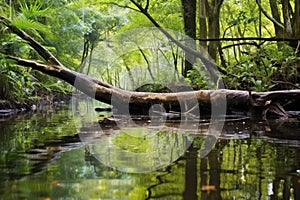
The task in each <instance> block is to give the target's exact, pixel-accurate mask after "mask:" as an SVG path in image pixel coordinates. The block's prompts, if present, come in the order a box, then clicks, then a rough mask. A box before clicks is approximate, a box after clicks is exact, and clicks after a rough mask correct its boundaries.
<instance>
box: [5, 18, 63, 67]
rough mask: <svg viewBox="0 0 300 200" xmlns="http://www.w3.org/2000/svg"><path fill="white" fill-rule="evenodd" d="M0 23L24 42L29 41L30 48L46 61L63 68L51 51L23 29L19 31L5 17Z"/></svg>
mask: <svg viewBox="0 0 300 200" xmlns="http://www.w3.org/2000/svg"><path fill="white" fill-rule="evenodd" d="M0 23H2V24H4V25H5V26H6V27H8V28H9V29H10V30H11V31H12V32H13V33H15V34H17V35H18V36H19V37H21V38H22V39H23V40H25V41H27V42H28V43H29V44H30V46H32V47H33V48H34V49H35V50H36V51H37V52H38V53H39V54H40V55H41V56H42V57H43V58H44V59H45V60H46V61H48V62H50V63H52V64H55V65H60V66H63V65H62V64H61V63H60V62H59V61H58V59H57V58H55V56H54V55H53V54H52V53H51V52H50V51H48V50H47V49H46V48H44V47H43V46H42V45H41V44H40V43H39V42H37V41H36V40H34V39H33V38H32V37H31V36H29V35H28V34H27V33H25V32H24V31H22V30H21V29H18V28H17V27H15V26H13V25H12V23H11V22H10V21H9V20H8V19H6V18H5V17H3V16H0Z"/></svg>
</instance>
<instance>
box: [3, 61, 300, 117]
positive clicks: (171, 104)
mask: <svg viewBox="0 0 300 200" xmlns="http://www.w3.org/2000/svg"><path fill="white" fill-rule="evenodd" d="M7 58H10V59H12V60H15V61H16V62H17V64H18V65H21V66H26V67H31V68H33V69H35V70H38V71H41V72H43V73H45V74H48V75H50V76H54V77H56V78H59V79H61V80H64V81H66V82H67V83H69V84H71V85H72V86H74V87H75V88H77V89H78V90H80V91H82V92H83V93H85V94H87V95H88V96H90V97H92V98H94V99H96V100H98V101H101V102H104V103H107V104H113V106H114V109H118V110H117V111H116V112H119V113H124V112H125V113H126V112H127V110H124V109H127V107H126V106H128V108H129V110H130V114H148V111H149V109H150V108H151V106H153V105H155V104H159V105H161V106H162V107H163V108H164V109H165V110H166V112H170V111H175V112H188V111H190V112H193V108H194V107H195V106H196V104H197V105H199V109H200V112H202V113H209V112H211V108H212V106H216V107H218V106H226V107H227V112H231V111H241V112H245V113H247V112H249V113H250V114H258V115H261V116H262V115H264V114H266V113H264V112H266V111H267V110H268V109H270V106H271V105H274V103H275V102H281V101H282V100H288V99H292V100H295V101H296V100H299V99H300V90H285V91H272V92H248V91H240V90H226V89H221V90H197V91H186V92H177V93H150V92H134V91H126V90H122V89H120V88H116V87H114V86H112V85H109V84H107V83H104V82H101V81H99V80H96V79H94V78H91V77H89V76H87V75H84V74H81V73H78V72H75V71H72V70H70V69H67V68H65V67H63V66H60V65H47V64H44V63H41V62H38V61H33V60H27V59H22V58H17V57H12V56H7ZM225 103H226V104H225ZM118 105H120V106H118ZM123 108H124V109H123Z"/></svg>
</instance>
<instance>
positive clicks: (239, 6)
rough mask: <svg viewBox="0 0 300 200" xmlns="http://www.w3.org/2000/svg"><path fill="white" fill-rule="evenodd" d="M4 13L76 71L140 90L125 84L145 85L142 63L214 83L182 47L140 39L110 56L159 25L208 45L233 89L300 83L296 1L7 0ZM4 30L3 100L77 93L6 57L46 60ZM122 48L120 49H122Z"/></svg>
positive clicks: (196, 83)
mask: <svg viewBox="0 0 300 200" xmlns="http://www.w3.org/2000/svg"><path fill="white" fill-rule="evenodd" d="M0 16H3V17H5V18H7V19H10V20H11V21H12V23H13V25H14V26H16V27H18V28H20V29H23V30H25V31H26V32H27V33H29V34H30V35H31V36H32V37H33V38H35V39H36V40H37V41H38V42H40V43H41V44H42V45H44V46H45V47H47V49H49V50H50V51H51V52H53V53H54V55H55V56H56V57H57V58H58V59H59V60H60V61H61V62H62V63H63V64H64V65H65V66H67V67H68V68H70V69H73V70H76V71H79V72H82V73H86V74H90V75H91V74H92V75H93V74H94V73H96V72H98V73H99V74H100V77H98V78H100V79H102V80H103V81H105V82H108V83H110V84H113V85H116V86H118V87H124V88H125V89H136V88H137V87H135V88H126V85H124V83H122V81H120V79H122V77H124V76H125V75H126V76H128V79H129V80H130V81H131V82H134V83H135V85H137V86H140V85H141V84H138V82H139V81H141V80H137V79H138V78H140V79H143V77H137V76H135V74H132V68H133V67H136V66H148V71H147V73H149V74H150V77H151V78H152V81H153V82H154V83H155V82H159V81H161V80H164V78H165V76H166V73H168V71H174V77H176V78H174V79H177V80H178V79H181V78H184V79H185V80H187V81H188V82H189V83H190V84H192V86H193V87H194V88H195V89H206V88H208V87H209V84H210V83H209V81H208V80H207V79H206V77H205V76H204V75H203V73H201V71H199V65H198V64H197V63H196V62H193V59H192V62H191V61H189V62H186V61H185V60H186V59H187V58H186V55H184V52H183V51H182V50H178V49H179V48H178V46H176V45H174V44H173V45H172V51H171V53H166V52H165V51H164V49H163V48H162V47H161V46H159V47H157V48H153V49H151V50H149V49H142V48H140V47H139V46H138V44H137V48H136V50H135V51H130V52H127V53H126V54H125V55H122V56H121V57H120V58H118V60H117V61H114V63H113V64H112V63H110V60H109V57H110V55H109V52H106V55H104V54H103V51H100V50H101V49H102V50H103V49H104V48H103V47H104V46H110V45H112V44H111V38H116V37H117V36H120V38H122V37H121V36H122V34H123V37H124V35H125V36H128V34H127V35H126V34H124V33H128V31H130V30H132V29H134V28H138V27H154V26H160V27H163V28H166V29H168V30H175V31H177V32H179V33H185V34H186V35H188V36H190V37H191V38H193V39H195V41H196V42H195V43H194V44H192V45H191V46H193V45H194V47H195V49H198V47H197V46H199V44H200V45H201V47H202V49H204V50H207V51H208V53H209V55H210V57H211V58H212V59H214V60H215V62H216V64H217V65H218V68H219V71H220V72H221V74H222V78H223V81H224V84H225V87H226V88H228V89H243V90H254V91H267V90H279V89H296V88H299V87H300V84H299V81H298V80H299V72H300V59H299V58H300V57H299V41H298V40H297V39H299V38H298V37H299V35H300V34H299V33H300V27H299V26H300V25H299V24H300V23H299V21H300V3H299V2H298V1H296V0H290V1H288V0H282V1H280V3H279V1H273V0H269V1H264V2H260V1H259V0H257V1H256V3H254V1H252V0H251V1H250V0H246V1H237V0H198V1H196V0H191V1H185V0H182V1H179V0H170V1H162V0H155V1H154V0H153V1H150V0H147V1H146V0H142V1H133V0H131V1H127V0H124V1H123V0H121V1H108V0H101V1H96V0H88V1H84V0H66V1H56V0H51V1H48V0H40V1H37V0H24V1H16V0H5V1H2V2H1V3H0ZM149 19H150V20H149ZM151 19H154V20H155V23H153V21H152V22H151ZM0 32H1V34H0V35H1V37H0V58H1V60H0V82H1V83H0V84H1V85H2V87H1V89H0V99H4V100H10V101H13V102H20V103H25V102H28V101H29V102H30V101H36V100H46V101H48V100H49V101H51V100H52V98H53V96H56V95H57V94H62V93H63V94H64V93H67V92H69V91H71V89H72V88H70V87H66V85H65V84H64V83H63V82H61V81H59V80H56V79H54V78H51V77H48V76H46V75H43V74H41V73H39V72H35V71H33V70H30V69H28V68H23V67H21V66H18V65H16V64H15V63H14V62H12V61H11V60H9V59H7V58H6V57H5V55H12V56H17V57H22V58H28V59H33V60H42V58H41V57H40V56H39V55H38V54H37V53H36V52H35V51H34V50H33V48H32V47H31V46H29V45H28V44H27V43H26V42H24V41H23V40H22V39H20V38H19V37H18V36H16V35H15V34H13V33H11V32H10V31H9V29H7V28H6V27H5V26H4V25H2V24H1V25H0ZM134 37H135V35H133V38H134ZM186 44H187V45H190V44H188V43H186ZM113 45H116V44H115V43H113ZM119 45H120V46H115V49H118V48H121V44H119ZM99 54H100V55H101V59H100V58H99ZM102 57H103V59H102ZM104 57H108V59H104ZM93 59H97V65H93V64H92V60H93ZM190 60H191V58H190ZM151 65H155V66H158V67H161V66H164V70H165V71H162V70H161V71H159V72H157V73H153V71H152V72H151V70H149V66H151ZM165 66H166V67H165ZM200 67H201V66H200ZM99 71H100V72H99ZM148 76H149V75H148ZM167 81H174V80H167ZM153 87H154V88H153ZM157 89H158V90H164V88H161V85H159V84H153V85H148V86H147V87H146V90H149V91H156V90H157Z"/></svg>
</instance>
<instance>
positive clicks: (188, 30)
mask: <svg viewBox="0 0 300 200" xmlns="http://www.w3.org/2000/svg"><path fill="white" fill-rule="evenodd" d="M181 2H182V8H183V20H184V31H185V34H186V35H187V36H189V37H190V39H191V40H188V41H186V46H189V47H191V48H192V49H194V50H196V43H195V38H196V0H181ZM195 61H196V58H195V56H194V55H192V54H191V53H189V52H185V68H184V71H183V73H182V74H183V76H184V77H186V76H187V72H188V71H189V70H191V69H192V68H193V64H194V63H195Z"/></svg>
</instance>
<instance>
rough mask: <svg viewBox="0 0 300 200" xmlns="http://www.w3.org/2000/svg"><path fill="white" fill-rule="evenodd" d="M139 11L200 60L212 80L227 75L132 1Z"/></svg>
mask: <svg viewBox="0 0 300 200" xmlns="http://www.w3.org/2000/svg"><path fill="white" fill-rule="evenodd" d="M130 1H131V2H132V3H133V4H134V5H135V6H136V7H137V8H138V9H139V10H140V12H141V13H142V14H143V15H145V16H146V17H147V18H148V19H149V20H150V21H151V22H152V24H153V25H154V26H155V27H157V28H158V30H160V31H161V32H162V33H163V34H164V35H165V36H166V37H167V38H168V39H169V40H170V41H172V42H173V43H174V44H176V45H177V46H178V47H180V48H181V49H182V50H184V51H185V52H187V53H190V54H192V55H194V56H196V57H197V58H199V59H200V60H201V61H202V63H203V64H204V66H205V67H206V68H207V70H208V71H209V72H210V76H211V77H212V80H214V81H215V82H217V80H218V78H219V76H218V75H217V73H218V72H221V73H223V74H225V73H226V71H224V70H223V69H221V68H220V67H219V66H217V65H216V64H215V63H213V62H212V61H210V60H209V59H207V58H206V57H205V56H204V55H203V54H201V53H200V52H198V51H197V50H194V49H191V48H189V47H187V46H185V45H184V44H182V43H181V42H180V41H178V40H176V39H175V38H174V37H173V36H172V35H171V34H170V33H169V32H168V31H166V30H165V29H163V28H162V27H161V26H160V25H159V24H158V22H157V21H156V20H155V19H154V18H153V17H152V16H151V15H150V14H149V13H148V12H147V11H146V10H145V9H144V8H143V7H142V6H141V5H140V4H139V3H137V2H136V1H134V0H130Z"/></svg>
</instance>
